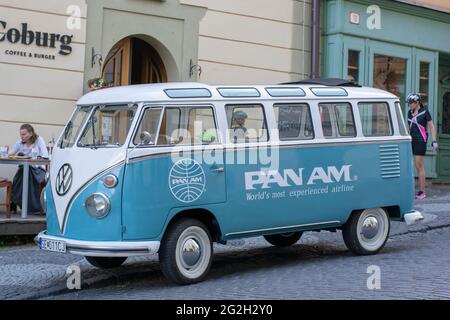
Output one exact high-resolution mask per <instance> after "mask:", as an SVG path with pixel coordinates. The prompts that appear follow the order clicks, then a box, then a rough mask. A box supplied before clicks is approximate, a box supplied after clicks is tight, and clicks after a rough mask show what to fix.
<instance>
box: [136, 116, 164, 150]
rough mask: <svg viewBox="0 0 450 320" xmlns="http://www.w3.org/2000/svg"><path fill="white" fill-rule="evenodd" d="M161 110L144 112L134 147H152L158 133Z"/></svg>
mask: <svg viewBox="0 0 450 320" xmlns="http://www.w3.org/2000/svg"><path fill="white" fill-rule="evenodd" d="M161 111H162V108H149V109H146V110H145V112H144V116H143V117H142V120H141V123H140V124H139V129H138V130H137V132H136V135H135V137H134V140H133V143H134V144H135V145H138V144H141V145H154V144H155V142H156V135H157V133H158V125H159V119H160V117H161Z"/></svg>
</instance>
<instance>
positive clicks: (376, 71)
mask: <svg viewBox="0 0 450 320" xmlns="http://www.w3.org/2000/svg"><path fill="white" fill-rule="evenodd" d="M373 86H374V87H375V88H378V89H382V90H386V91H389V92H390V93H392V94H395V95H396V96H397V97H400V100H401V101H405V98H406V96H405V91H406V59H402V58H397V57H388V56H384V55H379V54H376V55H375V56H374V68H373Z"/></svg>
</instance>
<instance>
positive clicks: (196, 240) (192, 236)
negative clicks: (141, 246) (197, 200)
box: [159, 218, 213, 285]
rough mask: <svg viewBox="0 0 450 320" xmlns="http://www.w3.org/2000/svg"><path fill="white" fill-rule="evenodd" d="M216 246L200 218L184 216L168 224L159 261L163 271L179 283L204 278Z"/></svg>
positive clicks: (172, 280)
mask: <svg viewBox="0 0 450 320" xmlns="http://www.w3.org/2000/svg"><path fill="white" fill-rule="evenodd" d="M212 256H213V247H212V240H211V235H210V233H209V230H208V228H207V227H206V226H205V224H203V223H202V222H201V221H199V220H196V219H192V218H184V219H181V220H178V221H176V222H175V223H174V224H173V225H171V226H170V227H169V229H168V230H167V233H166V234H165V235H164V237H163V240H162V241H161V247H160V249H159V263H160V265H161V270H162V272H163V274H164V275H165V276H166V278H167V279H169V280H170V281H171V282H173V283H176V284H182V285H186V284H192V283H196V282H200V281H202V280H203V279H204V278H205V277H206V275H207V273H208V271H209V269H210V267H211V263H212Z"/></svg>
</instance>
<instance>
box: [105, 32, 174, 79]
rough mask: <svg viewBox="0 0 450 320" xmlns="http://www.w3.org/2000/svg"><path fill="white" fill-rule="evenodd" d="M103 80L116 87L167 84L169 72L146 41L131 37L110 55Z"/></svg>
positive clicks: (119, 44)
mask: <svg viewBox="0 0 450 320" xmlns="http://www.w3.org/2000/svg"><path fill="white" fill-rule="evenodd" d="M102 76H103V78H104V79H105V80H106V81H107V82H110V83H112V84H113V85H114V86H125V85H130V84H144V83H159V82H167V81H168V79H167V72H166V68H165V66H164V63H163V61H162V59H161V57H160V55H159V54H158V52H157V51H156V50H155V49H154V48H153V47H152V46H151V45H150V44H148V43H147V42H145V41H144V40H141V39H138V38H133V37H129V38H126V39H123V40H121V41H119V42H118V43H117V44H116V45H115V46H114V47H113V48H112V49H111V50H110V52H109V53H108V55H107V57H106V59H105V63H104V66H103V71H102Z"/></svg>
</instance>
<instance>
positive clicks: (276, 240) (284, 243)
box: [264, 232, 303, 247]
mask: <svg viewBox="0 0 450 320" xmlns="http://www.w3.org/2000/svg"><path fill="white" fill-rule="evenodd" d="M302 234H303V232H290V233H281V234H272V235H270V236H264V239H266V241H267V242H269V243H270V244H272V245H274V246H277V247H288V246H291V245H293V244H295V243H296V242H297V241H298V240H299V239H300V238H301V237H302Z"/></svg>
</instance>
